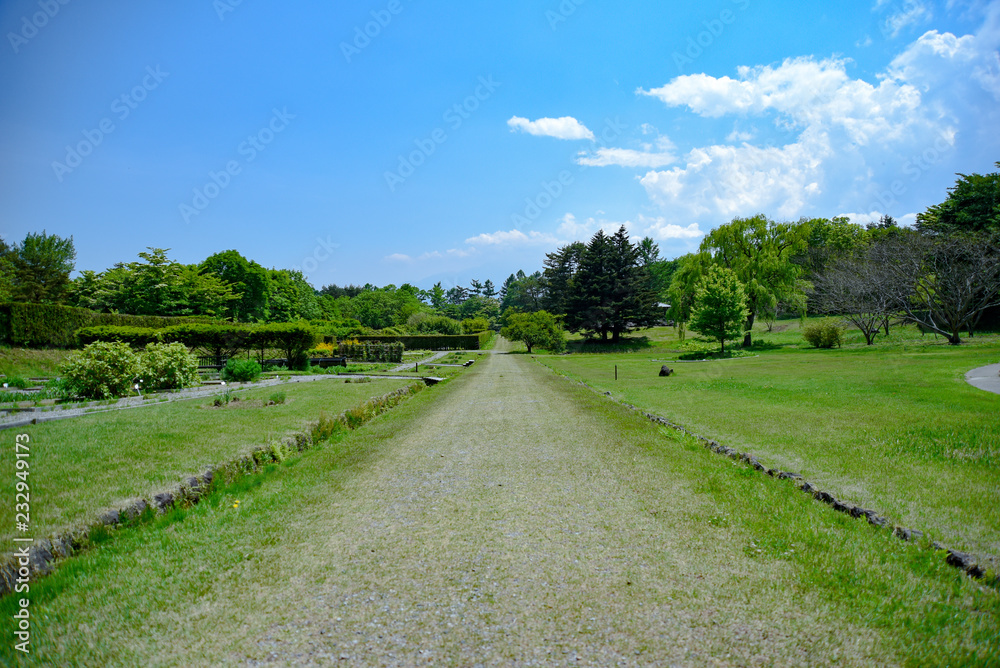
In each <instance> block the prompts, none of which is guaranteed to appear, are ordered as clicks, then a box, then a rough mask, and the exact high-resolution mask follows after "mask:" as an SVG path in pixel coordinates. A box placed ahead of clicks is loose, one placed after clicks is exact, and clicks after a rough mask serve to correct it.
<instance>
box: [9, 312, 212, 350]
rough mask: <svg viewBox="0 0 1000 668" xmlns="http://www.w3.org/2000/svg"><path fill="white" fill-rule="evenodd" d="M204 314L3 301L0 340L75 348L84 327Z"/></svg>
mask: <svg viewBox="0 0 1000 668" xmlns="http://www.w3.org/2000/svg"><path fill="white" fill-rule="evenodd" d="M208 320H209V318H206V317H204V316H186V317H164V316H157V315H125V314H121V313H97V312H96V311H90V310H87V309H84V308H75V307H72V306H59V305H57V304H20V303H7V304H0V343H3V344H6V345H10V346H19V347H24V348H75V347H77V346H78V345H79V342H78V340H77V338H76V331H77V330H78V329H80V328H82V327H99V326H112V327H148V328H154V329H160V328H162V327H167V326H169V325H176V324H178V323H183V322H207V321H208Z"/></svg>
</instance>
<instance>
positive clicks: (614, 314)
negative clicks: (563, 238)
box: [565, 226, 660, 342]
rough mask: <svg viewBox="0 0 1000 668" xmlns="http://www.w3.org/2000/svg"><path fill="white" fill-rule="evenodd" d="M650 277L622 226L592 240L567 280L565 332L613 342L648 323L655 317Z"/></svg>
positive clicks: (657, 312)
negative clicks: (612, 232)
mask: <svg viewBox="0 0 1000 668" xmlns="http://www.w3.org/2000/svg"><path fill="white" fill-rule="evenodd" d="M652 285H653V284H652V279H651V277H650V274H649V271H648V269H647V267H646V266H644V265H643V264H642V263H641V256H640V253H639V249H638V248H637V247H636V245H635V244H633V243H632V242H631V241H630V240H629V238H628V233H627V232H626V230H625V227H624V226H622V227H620V228H619V229H618V231H617V232H615V234H614V235H612V236H607V235H605V234H604V232H603V231H602V230H598V232H597V233H596V234H595V235H594V236H593V237H592V238H591V240H590V243H588V244H587V248H586V250H585V251H584V252H583V255H582V256H581V257H580V263H579V266H578V268H577V270H576V272H575V273H574V274H573V276H572V279H571V280H570V282H569V286H570V290H569V294H568V295H567V297H566V300H565V308H566V316H565V320H566V324H567V327H568V328H569V329H570V331H573V332H580V331H582V332H584V333H585V334H586V335H587V336H588V337H594V336H597V335H600V337H601V339H602V340H607V338H608V334H609V333H610V334H611V340H612V341H613V342H617V341H618V340H619V338H620V337H621V335H622V334H625V333H628V332H630V331H632V330H634V329H637V328H641V327H649V326H651V325H653V324H654V323H655V322H656V320H657V319H658V318H659V317H660V313H659V309H658V308H657V306H656V305H657V302H658V299H657V295H656V293H655V292H654V291H653V289H652Z"/></svg>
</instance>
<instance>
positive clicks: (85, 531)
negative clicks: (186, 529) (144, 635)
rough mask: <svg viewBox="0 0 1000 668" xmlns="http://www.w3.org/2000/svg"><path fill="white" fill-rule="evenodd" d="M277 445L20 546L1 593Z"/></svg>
mask: <svg viewBox="0 0 1000 668" xmlns="http://www.w3.org/2000/svg"><path fill="white" fill-rule="evenodd" d="M414 380H419V379H414ZM414 386H416V387H417V389H419V388H420V386H419V385H418V384H417V383H414V384H412V385H408V386H406V387H401V388H399V389H398V390H394V391H392V392H388V393H386V394H383V395H381V396H378V397H372V398H370V399H367V400H366V401H364V402H363V403H362V404H360V406H364V405H367V404H374V405H381V404H384V403H391V405H390V406H389V407H390V408H391V407H393V406H396V405H398V404H399V403H400V402H401V401H402V400H403V399H405V398H407V397H409V396H410V395H412V394H415V391H414ZM351 410H354V409H350V408H349V409H347V410H346V411H344V412H343V413H341V414H340V415H339V416H338V417H337V418H335V420H339V421H341V422H344V423H346V420H344V417H345V415H346V414H347V413H348V412H350V411H351ZM372 417H374V415H373V416H372ZM314 445H315V444H314V443H313V441H312V437H311V436H310V435H309V434H308V433H306V432H296V433H294V434H291V435H289V436H286V437H285V438H284V439H282V441H281V444H280V445H279V446H277V448H280V450H281V451H283V452H285V453H293V452H303V451H305V450H309V449H310V448H312V447H313V446H314ZM277 448H276V447H275V446H273V445H262V446H258V447H257V448H255V449H254V450H252V451H251V452H249V453H248V454H246V455H243V456H241V457H237V458H236V459H232V460H230V461H228V462H226V463H225V464H222V465H219V466H213V467H209V468H207V469H205V471H203V472H202V473H200V474H199V475H196V476H190V477H188V478H186V479H185V480H184V481H182V482H181V483H179V484H177V485H175V486H173V487H171V488H170V489H168V490H166V491H162V492H159V493H155V494H151V495H150V497H149V498H148V499H146V498H142V497H139V498H135V499H132V500H130V501H128V502H127V503H126V504H125V506H124V507H122V508H117V509H114V508H112V509H108V510H105V511H104V512H102V513H101V514H100V515H98V517H97V519H96V520H93V521H91V522H89V523H85V524H82V525H78V526H76V527H73V528H71V529H65V530H62V531H59V532H58V533H57V534H56V535H54V536H52V537H50V538H42V539H36V540H35V541H34V543H32V545H31V547H30V548H22V549H21V550H19V551H17V552H13V553H8V554H6V555H3V557H2V561H0V597H2V596H6V595H7V594H9V593H10V592H12V591H14V587H15V586H16V584H17V578H18V576H19V575H30V577H31V579H32V582H34V581H35V579H37V578H39V577H43V576H45V575H48V574H49V573H51V572H52V571H53V570H54V568H55V565H56V563H57V562H58V561H60V560H62V559H66V558H68V557H70V556H72V555H74V554H76V553H78V552H81V551H83V550H86V549H87V548H88V547H89V544H90V534H91V532H92V531H93V530H95V529H99V528H101V527H117V526H121V525H124V524H129V523H133V522H135V521H137V520H138V519H139V518H140V517H141V516H142V515H143V513H145V512H146V511H147V510H152V511H153V512H154V513H156V514H161V515H162V514H164V513H166V512H167V511H168V510H170V509H171V508H174V507H178V508H188V507H191V506H193V505H195V504H197V503H198V502H199V501H200V500H201V499H202V498H204V497H206V496H208V495H209V494H211V493H212V491H214V490H215V489H216V488H217V487H219V486H220V484H221V485H225V484H226V483H227V482H232V481H233V480H234V479H236V478H238V477H239V476H241V475H253V474H255V473H260V471H261V470H262V469H263V467H264V466H266V465H268V464H272V463H275V462H277V461H280V459H279V457H278V452H277V451H276V450H277ZM220 480H221V481H222V482H221V483H220ZM213 483H217V484H213ZM24 569H27V572H26V573H25V572H23V571H24Z"/></svg>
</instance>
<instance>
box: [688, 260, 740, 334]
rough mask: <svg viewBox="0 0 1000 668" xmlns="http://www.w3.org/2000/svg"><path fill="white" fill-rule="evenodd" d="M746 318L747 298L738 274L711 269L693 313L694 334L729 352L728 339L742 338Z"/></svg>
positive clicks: (723, 269) (698, 291) (698, 290)
mask: <svg viewBox="0 0 1000 668" xmlns="http://www.w3.org/2000/svg"><path fill="white" fill-rule="evenodd" d="M746 318H747V296H746V291H745V290H744V289H743V284H742V283H740V280H739V278H737V276H736V272H734V271H733V270H731V269H727V268H725V267H719V266H715V265H713V266H711V267H709V269H708V274H706V275H705V277H704V278H703V279H702V281H701V283H699V285H698V289H697V291H696V292H695V299H694V308H693V309H692V310H691V322H690V327H691V329H692V330H694V331H696V332H699V333H701V334H704V335H705V336H707V337H709V338H712V339H715V340H716V341H718V342H719V343H720V344H721V352H725V350H726V339H735V338H738V337H739V336H741V335H742V334H743V325H744V323H745V322H746Z"/></svg>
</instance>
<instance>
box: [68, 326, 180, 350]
mask: <svg viewBox="0 0 1000 668" xmlns="http://www.w3.org/2000/svg"><path fill="white" fill-rule="evenodd" d="M160 331H161V330H158V329H153V328H151V327H112V326H109V325H101V326H100V327H82V328H80V329H78V330H76V337H77V339H78V340H79V341H80V344H81V345H84V346H86V345H89V344H91V343H94V342H95V341H119V342H121V343H127V344H129V345H130V346H132V347H133V348H142V347H144V346H145V345H146V344H148V343H160V342H161V341H162V338H161V337H160Z"/></svg>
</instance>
